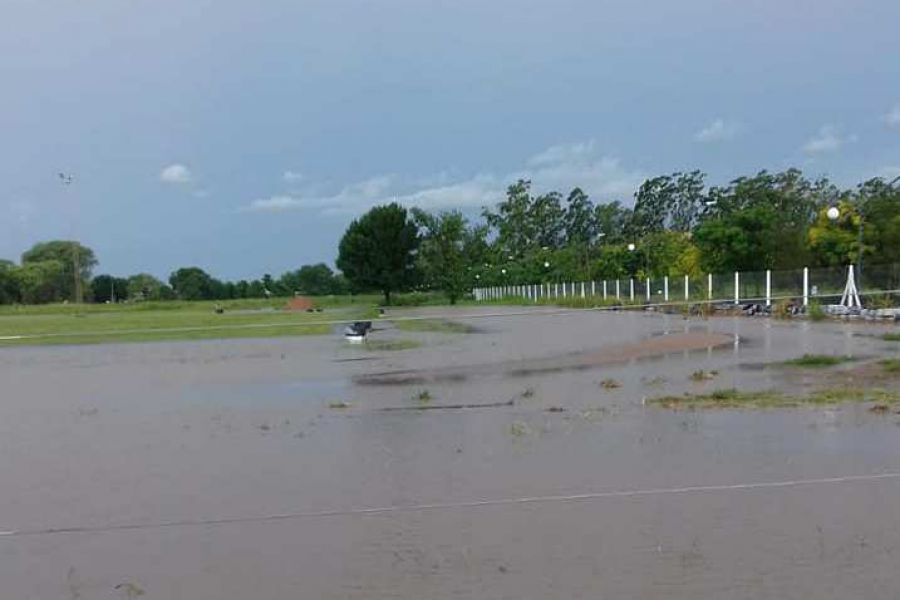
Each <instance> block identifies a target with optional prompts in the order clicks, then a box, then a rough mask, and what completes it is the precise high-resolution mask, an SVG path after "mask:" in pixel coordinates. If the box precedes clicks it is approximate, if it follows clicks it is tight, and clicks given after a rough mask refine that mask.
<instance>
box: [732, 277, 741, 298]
mask: <svg viewBox="0 0 900 600" xmlns="http://www.w3.org/2000/svg"><path fill="white" fill-rule="evenodd" d="M734 303H735V304H740V303H741V274H740V273H739V272H738V271H735V272H734Z"/></svg>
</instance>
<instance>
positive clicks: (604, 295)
mask: <svg viewBox="0 0 900 600" xmlns="http://www.w3.org/2000/svg"><path fill="white" fill-rule="evenodd" d="M606 295H607V294H606V280H605V279H604V280H603V299H604V300H606Z"/></svg>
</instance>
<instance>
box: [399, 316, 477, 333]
mask: <svg viewBox="0 0 900 600" xmlns="http://www.w3.org/2000/svg"><path fill="white" fill-rule="evenodd" d="M394 325H396V326H397V329H400V330H401V331H434V332H438V333H473V332H474V331H476V329H475V327H473V326H471V325H467V324H466V323H457V322H456V321H446V320H443V319H412V320H409V321H402V320H398V321H395V322H394Z"/></svg>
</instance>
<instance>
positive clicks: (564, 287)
mask: <svg viewBox="0 0 900 600" xmlns="http://www.w3.org/2000/svg"><path fill="white" fill-rule="evenodd" d="M562 287H563V298H566V297H567V295H566V282H563V284H562Z"/></svg>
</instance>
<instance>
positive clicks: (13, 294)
mask: <svg viewBox="0 0 900 600" xmlns="http://www.w3.org/2000/svg"><path fill="white" fill-rule="evenodd" d="M16 270H17V267H16V265H15V263H13V262H12V261H10V260H2V259H0V304H13V303H15V302H18V301H19V282H18V280H17V279H16Z"/></svg>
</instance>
